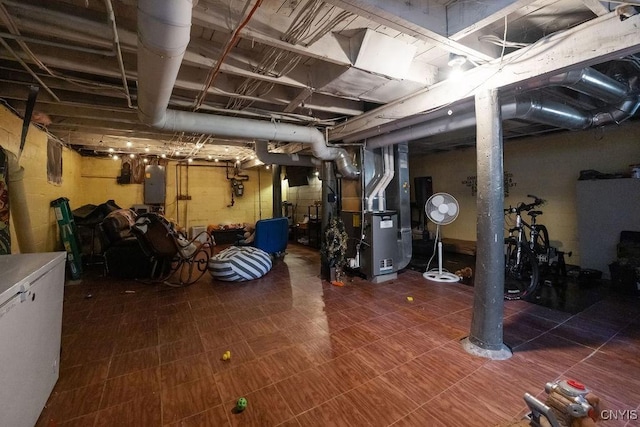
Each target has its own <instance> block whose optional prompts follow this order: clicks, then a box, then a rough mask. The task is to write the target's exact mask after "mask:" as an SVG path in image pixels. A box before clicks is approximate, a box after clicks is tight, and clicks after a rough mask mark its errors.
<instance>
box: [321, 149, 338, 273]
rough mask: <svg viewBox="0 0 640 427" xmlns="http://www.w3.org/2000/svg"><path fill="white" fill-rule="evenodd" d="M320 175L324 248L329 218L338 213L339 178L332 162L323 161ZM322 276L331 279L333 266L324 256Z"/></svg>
mask: <svg viewBox="0 0 640 427" xmlns="http://www.w3.org/2000/svg"><path fill="white" fill-rule="evenodd" d="M320 177H321V178H322V214H321V215H322V222H321V225H322V228H321V229H320V248H321V249H324V244H325V242H324V233H325V230H326V229H327V226H328V225H329V219H330V218H334V217H335V216H336V215H337V214H338V212H337V209H336V203H335V200H334V199H335V197H337V194H336V183H337V180H336V174H335V172H334V170H333V163H332V162H326V161H323V162H322V172H321V174H320ZM320 277H322V278H323V279H325V280H331V268H330V267H329V261H328V260H327V259H326V258H325V257H324V256H322V257H321V259H320Z"/></svg>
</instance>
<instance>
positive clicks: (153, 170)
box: [144, 165, 166, 205]
mask: <svg viewBox="0 0 640 427" xmlns="http://www.w3.org/2000/svg"><path fill="white" fill-rule="evenodd" d="M165 196H166V171H165V167H164V166H159V165H147V166H145V168H144V203H145V204H150V205H163V204H164V199H165Z"/></svg>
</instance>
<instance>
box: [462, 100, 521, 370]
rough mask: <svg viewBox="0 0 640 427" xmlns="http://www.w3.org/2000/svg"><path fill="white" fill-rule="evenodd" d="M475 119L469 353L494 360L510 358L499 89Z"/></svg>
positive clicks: (479, 108) (481, 104)
mask: <svg viewBox="0 0 640 427" xmlns="http://www.w3.org/2000/svg"><path fill="white" fill-rule="evenodd" d="M475 101H476V121H477V131H476V132H477V136H476V138H477V142H476V156H477V159H476V161H477V180H478V181H477V184H478V195H477V206H478V237H477V241H478V243H477V248H478V249H477V255H476V274H475V277H476V279H475V283H474V298H473V316H472V318H471V333H470V335H469V337H468V338H466V339H465V340H464V341H463V343H462V346H463V347H464V349H465V350H467V352H469V353H471V354H474V355H477V356H481V357H486V358H489V359H494V360H504V359H508V358H509V357H511V350H509V348H508V347H507V346H505V345H504V343H503V341H502V339H503V330H502V325H503V319H502V318H503V314H504V300H503V293H504V255H503V251H504V243H503V242H504V232H503V224H504V216H503V204H504V169H503V162H502V159H503V154H502V118H501V114H500V100H499V99H498V90H497V89H487V90H483V91H479V92H478V93H477V94H476V96H475Z"/></svg>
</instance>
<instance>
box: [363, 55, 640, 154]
mask: <svg viewBox="0 0 640 427" xmlns="http://www.w3.org/2000/svg"><path fill="white" fill-rule="evenodd" d="M544 82H546V83H547V85H556V86H563V87H567V88H571V89H574V90H576V91H578V92H580V93H583V94H586V95H589V96H592V97H594V98H597V99H600V100H603V101H607V102H610V103H613V104H614V105H612V106H610V107H609V108H607V110H605V111H597V112H593V111H584V110H580V109H578V108H575V107H573V106H571V105H567V104H563V103H561V102H557V101H553V100H550V99H544V98H543V97H541V96H539V95H531V94H527V93H524V94H520V95H517V96H514V95H511V96H509V97H508V98H506V99H503V100H502V105H501V110H502V118H503V120H509V119H522V120H527V121H530V122H534V123H543V124H546V125H550V126H555V127H559V128H563V129H569V130H581V129H587V128H589V127H591V126H602V125H606V124H610V123H621V122H622V121H624V120H626V119H628V118H629V117H631V116H633V115H634V114H635V113H636V112H637V111H638V108H640V95H638V94H632V93H630V91H629V89H628V88H627V85H625V84H623V83H620V82H618V81H617V80H615V79H612V78H611V77H608V76H606V75H604V74H602V73H600V72H598V71H596V70H593V69H591V68H587V69H583V70H578V71H576V72H569V73H563V74H561V75H559V76H554V77H551V78H549V79H546V80H544ZM531 86H534V87H541V86H542V85H539V84H538V83H536V84H532V85H530V86H528V87H531ZM469 108H471V106H470V107H469ZM475 123H476V115H475V112H474V111H473V110H469V111H463V112H461V113H456V114H453V115H451V116H448V115H447V116H445V115H442V114H440V115H438V116H437V117H436V118H435V119H432V120H427V121H423V122H422V123H419V124H415V125H413V126H407V127H405V128H402V129H399V130H396V131H393V132H389V133H386V134H383V135H379V136H374V137H372V138H369V139H367V142H366V146H367V148H370V149H374V148H379V147H384V146H386V145H392V144H397V143H399V142H403V141H413V140H416V139H421V138H426V137H429V136H433V135H438V134H441V133H445V132H450V131H454V130H460V129H465V128H468V127H472V126H474V125H475Z"/></svg>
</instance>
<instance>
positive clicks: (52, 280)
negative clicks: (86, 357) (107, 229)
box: [0, 252, 66, 427]
mask: <svg viewBox="0 0 640 427" xmlns="http://www.w3.org/2000/svg"><path fill="white" fill-rule="evenodd" d="M65 259H66V252H49V253H37V254H17V255H0V426H11V427H22V426H24V427H32V426H33V425H34V424H35V423H36V421H37V420H38V417H39V416H40V412H41V411H42V409H43V408H44V405H45V404H46V402H47V399H48V398H49V395H50V394H51V390H52V389H53V386H54V385H55V383H56V381H57V380H58V374H59V367H60V366H59V365H60V338H61V335H62V300H63V294H64V266H65Z"/></svg>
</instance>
